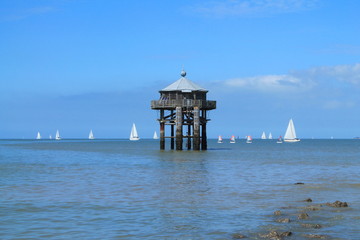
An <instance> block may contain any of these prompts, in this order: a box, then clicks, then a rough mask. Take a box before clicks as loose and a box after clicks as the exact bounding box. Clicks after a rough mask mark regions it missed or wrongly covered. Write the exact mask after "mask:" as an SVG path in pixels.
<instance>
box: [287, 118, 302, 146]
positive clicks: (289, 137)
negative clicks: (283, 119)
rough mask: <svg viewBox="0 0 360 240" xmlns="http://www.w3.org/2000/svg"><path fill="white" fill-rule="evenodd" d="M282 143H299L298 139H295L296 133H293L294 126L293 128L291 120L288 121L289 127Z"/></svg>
mask: <svg viewBox="0 0 360 240" xmlns="http://www.w3.org/2000/svg"><path fill="white" fill-rule="evenodd" d="M284 141H285V142H298V141H300V139H298V138H297V137H296V132H295V126H294V122H293V120H292V119H290V121H289V125H288V127H287V129H286V132H285V135H284Z"/></svg>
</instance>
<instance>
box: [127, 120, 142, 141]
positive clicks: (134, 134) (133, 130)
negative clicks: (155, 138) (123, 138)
mask: <svg viewBox="0 0 360 240" xmlns="http://www.w3.org/2000/svg"><path fill="white" fill-rule="evenodd" d="M129 139H130V140H131V141H137V140H139V139H140V138H139V135H138V133H137V130H136V126H135V123H133V125H132V128H131V132H130V138H129Z"/></svg>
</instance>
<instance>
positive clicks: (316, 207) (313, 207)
mask: <svg viewBox="0 0 360 240" xmlns="http://www.w3.org/2000/svg"><path fill="white" fill-rule="evenodd" d="M320 207H321V206H307V207H304V209H306V210H310V211H318V210H320Z"/></svg>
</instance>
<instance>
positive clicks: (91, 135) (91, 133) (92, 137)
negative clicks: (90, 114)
mask: <svg viewBox="0 0 360 240" xmlns="http://www.w3.org/2000/svg"><path fill="white" fill-rule="evenodd" d="M89 139H95V137H94V134H93V131H92V130H90V133H89Z"/></svg>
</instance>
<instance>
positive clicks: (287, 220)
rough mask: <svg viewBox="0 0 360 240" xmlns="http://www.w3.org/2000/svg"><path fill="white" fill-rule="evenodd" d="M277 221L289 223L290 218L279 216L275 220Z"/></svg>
mask: <svg viewBox="0 0 360 240" xmlns="http://www.w3.org/2000/svg"><path fill="white" fill-rule="evenodd" d="M276 222H278V223H289V222H291V220H290V218H279V219H277V220H276Z"/></svg>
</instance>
